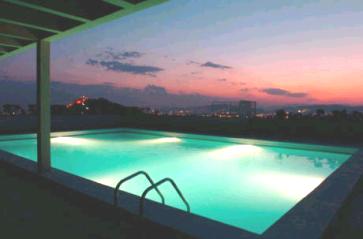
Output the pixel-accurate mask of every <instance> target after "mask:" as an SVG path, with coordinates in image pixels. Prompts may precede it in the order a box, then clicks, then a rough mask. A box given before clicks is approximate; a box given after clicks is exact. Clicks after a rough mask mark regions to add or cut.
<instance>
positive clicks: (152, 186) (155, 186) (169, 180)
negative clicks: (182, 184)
mask: <svg viewBox="0 0 363 239" xmlns="http://www.w3.org/2000/svg"><path fill="white" fill-rule="evenodd" d="M165 182H169V183H170V184H171V185H172V186H173V187H174V189H175V191H176V192H177V193H178V195H179V197H180V198H181V199H182V200H183V202H184V204H185V206H186V208H187V211H188V212H189V213H190V206H189V203H188V202H187V200H185V198H184V196H183V194H182V192H181V191H180V190H179V188H178V186H177V185H176V183H175V182H174V181H173V180H172V179H171V178H164V179H162V180H160V181H159V182H157V183H154V184H153V185H151V186H150V187H148V188H147V189H145V191H144V192H143V194H142V196H141V199H140V205H139V215H140V216H142V215H143V214H144V201H145V197H146V195H147V194H148V193H149V191H151V190H153V189H155V190H157V189H158V188H157V187H158V186H160V185H161V184H163V183H165Z"/></svg>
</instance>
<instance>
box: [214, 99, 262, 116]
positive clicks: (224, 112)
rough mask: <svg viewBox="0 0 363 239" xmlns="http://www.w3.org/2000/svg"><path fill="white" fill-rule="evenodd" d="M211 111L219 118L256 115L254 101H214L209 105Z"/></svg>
mask: <svg viewBox="0 0 363 239" xmlns="http://www.w3.org/2000/svg"><path fill="white" fill-rule="evenodd" d="M211 112H212V114H213V115H214V116H217V117H219V118H241V119H251V118H255V117H256V102H255V101H247V100H240V101H215V102H213V103H212V105H211Z"/></svg>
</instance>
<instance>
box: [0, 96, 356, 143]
mask: <svg viewBox="0 0 363 239" xmlns="http://www.w3.org/2000/svg"><path fill="white" fill-rule="evenodd" d="M2 112H3V114H4V113H5V115H19V114H25V113H26V112H25V110H23V109H22V108H21V107H18V106H16V105H3V107H2ZM35 113H36V108H35V106H34V105H32V106H30V107H29V109H28V112H27V113H26V114H28V115H29V114H30V115H34V114H35ZM52 115H54V116H62V117H66V116H75V115H78V116H82V115H83V116H85V117H86V116H87V115H99V116H101V117H102V115H118V116H121V118H120V121H119V123H117V124H114V123H112V125H111V126H110V127H134V128H144V129H155V130H168V131H178V132H189V133H199V134H211V135H222V136H231V137H246V138H256V139H270V140H282V141H297V142H307V143H318V144H340V145H357V146H361V145H363V113H361V112H358V111H352V112H348V111H346V110H341V111H332V112H325V111H324V110H323V109H318V110H316V112H313V113H311V114H302V113H299V112H289V113H287V112H286V111H285V110H278V111H276V113H275V114H274V116H273V117H270V118H254V119H249V120H239V119H219V118H214V117H201V116H184V117H178V116H167V115H155V114H146V113H143V111H142V109H140V108H137V107H126V106H122V105H120V104H117V103H113V102H110V101H108V100H107V99H104V98H99V99H86V100H83V101H82V100H81V101H78V100H76V101H75V102H74V103H72V104H69V105H67V106H65V105H52ZM63 122H65V121H63ZM70 122H72V119H71V118H70ZM0 123H1V122H0ZM65 125H66V126H67V127H68V128H67V129H64V127H56V129H57V128H58V129H61V130H77V126H75V127H73V126H72V123H68V124H65ZM99 127H104V126H102V125H99V124H95V125H88V126H87V128H99ZM80 129H81V128H80ZM82 129H83V128H82ZM10 131H11V130H8V131H7V132H10Z"/></svg>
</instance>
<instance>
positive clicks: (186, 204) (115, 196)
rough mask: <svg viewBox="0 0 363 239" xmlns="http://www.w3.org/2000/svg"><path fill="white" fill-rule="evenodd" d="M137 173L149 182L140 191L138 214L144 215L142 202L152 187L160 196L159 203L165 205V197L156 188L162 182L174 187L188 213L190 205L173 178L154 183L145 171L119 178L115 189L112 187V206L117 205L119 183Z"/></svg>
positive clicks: (136, 174) (135, 174)
mask: <svg viewBox="0 0 363 239" xmlns="http://www.w3.org/2000/svg"><path fill="white" fill-rule="evenodd" d="M139 175H144V176H145V177H146V179H147V180H148V181H149V183H150V184H151V185H150V186H149V187H147V188H146V189H145V190H144V192H143V193H142V195H141V198H140V203H139V215H140V216H143V215H144V203H145V198H146V195H147V194H148V193H149V192H150V191H151V190H153V189H155V191H156V192H157V193H158V194H159V196H160V198H161V203H162V204H163V205H165V198H164V196H163V194H162V193H161V192H160V190H159V189H158V186H160V185H162V184H164V183H167V182H168V183H170V184H171V185H172V186H173V188H174V189H175V191H176V192H177V194H178V195H179V197H180V199H181V200H182V201H183V203H184V204H185V206H186V209H187V212H188V213H190V206H189V203H188V202H187V200H186V199H185V197H184V196H183V194H182V192H181V191H180V190H179V188H178V186H177V185H176V183H175V182H174V180H172V179H171V178H164V179H161V180H160V181H158V182H156V183H154V181H153V180H152V179H151V177H150V175H149V174H148V173H146V172H145V171H138V172H136V173H133V174H131V175H129V176H127V177H126V178H123V179H121V180H120V181H119V182H118V183H117V185H116V187H115V189H114V192H113V205H114V207H117V206H118V194H119V189H120V187H121V185H122V184H123V183H124V182H126V181H128V180H130V179H132V178H134V177H136V176H139Z"/></svg>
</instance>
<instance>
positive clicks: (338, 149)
mask: <svg viewBox="0 0 363 239" xmlns="http://www.w3.org/2000/svg"><path fill="white" fill-rule="evenodd" d="M115 132H129V133H142V134H149V135H157V136H164V137H165V136H168V137H181V138H188V139H199V140H208V141H217V142H229V143H237V144H251V145H260V146H268V147H281V148H289V149H302V150H310V151H320V152H330V153H341V154H353V153H354V152H356V151H357V147H346V146H334V145H320V144H319V145H318V144H306V143H291V142H282V141H272V140H261V139H249V138H235V137H227V136H216V135H206V134H191V133H180V132H172V131H158V130H148V129H134V128H112V129H96V130H76V131H63V132H53V133H51V137H61V136H75V135H87V134H105V133H115ZM24 135H27V137H24ZM32 138H36V134H19V135H0V141H3V140H6V141H8V140H19V139H32Z"/></svg>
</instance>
